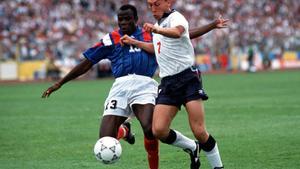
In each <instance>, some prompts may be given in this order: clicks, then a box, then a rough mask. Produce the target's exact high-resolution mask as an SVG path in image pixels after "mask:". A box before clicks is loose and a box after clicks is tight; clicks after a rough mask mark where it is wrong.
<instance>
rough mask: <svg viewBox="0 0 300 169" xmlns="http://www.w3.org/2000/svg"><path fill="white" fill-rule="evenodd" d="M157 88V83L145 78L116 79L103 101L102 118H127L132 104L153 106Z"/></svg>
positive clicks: (132, 75)
mask: <svg viewBox="0 0 300 169" xmlns="http://www.w3.org/2000/svg"><path fill="white" fill-rule="evenodd" d="M157 88H158V83H157V82H156V81H155V80H153V79H152V78H150V77H147V76H141V75H135V74H131V75H127V76H123V77H119V78H117V79H116V80H115V82H114V84H113V85H112V87H111V89H110V92H109V95H108V97H107V98H106V100H105V103H104V113H103V116H106V115H116V116H123V117H129V116H131V115H132V114H133V113H132V108H131V106H132V105H133V104H153V105H155V99H156V97H157Z"/></svg>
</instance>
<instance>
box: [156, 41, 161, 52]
mask: <svg viewBox="0 0 300 169" xmlns="http://www.w3.org/2000/svg"><path fill="white" fill-rule="evenodd" d="M157 46H158V48H157V52H158V53H160V47H161V43H160V42H157Z"/></svg>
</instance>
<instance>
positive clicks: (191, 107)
mask: <svg viewBox="0 0 300 169" xmlns="http://www.w3.org/2000/svg"><path fill="white" fill-rule="evenodd" d="M186 110H187V112H188V115H189V123H190V126H191V129H192V131H193V133H194V136H195V137H196V138H197V140H198V141H199V144H200V148H201V149H202V150H204V152H205V154H206V156H207V159H208V161H209V162H210V164H211V166H212V168H222V167H223V164H222V161H221V157H220V153H219V150H218V145H217V143H216V141H215V139H214V138H213V137H212V136H211V135H209V134H208V132H207V131H206V128H205V121H204V114H205V113H204V105H203V101H202V100H201V99H200V100H192V101H189V102H187V103H186Z"/></svg>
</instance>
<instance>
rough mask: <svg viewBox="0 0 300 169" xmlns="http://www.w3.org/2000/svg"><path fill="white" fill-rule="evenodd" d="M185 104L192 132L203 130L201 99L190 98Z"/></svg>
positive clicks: (203, 114)
mask: <svg viewBox="0 0 300 169" xmlns="http://www.w3.org/2000/svg"><path fill="white" fill-rule="evenodd" d="M185 106H186V111H187V113H188V118H189V123H190V126H191V129H192V131H193V132H194V134H195V132H201V131H199V130H202V131H203V130H205V120H204V118H205V117H204V116H205V113H204V105H203V101H202V100H201V99H199V100H192V101H189V102H187V103H186V105H185Z"/></svg>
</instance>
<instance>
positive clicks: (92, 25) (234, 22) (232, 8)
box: [0, 0, 300, 72]
mask: <svg viewBox="0 0 300 169" xmlns="http://www.w3.org/2000/svg"><path fill="white" fill-rule="evenodd" d="M123 3H131V4H134V5H136V6H138V9H139V14H140V18H139V22H140V24H143V23H144V22H154V20H153V17H152V16H151V14H150V12H149V10H148V9H147V4H146V2H145V1H144V0H14V1H1V2H0V20H1V22H0V51H1V52H0V62H1V63H4V62H7V61H18V62H24V61H33V60H45V58H55V60H56V64H57V65H58V66H60V67H65V66H67V67H72V66H74V65H75V64H76V63H77V62H78V61H79V60H80V59H81V57H82V56H81V53H82V51H84V50H85V49H86V48H87V47H89V46H91V45H93V44H94V43H95V42H97V40H99V38H100V37H102V36H103V35H104V34H105V33H106V32H109V31H111V30H113V29H115V28H116V26H117V25H116V16H114V15H113V14H114V13H115V11H116V10H117V9H118V7H119V6H120V5H121V4H123ZM174 8H175V9H177V10H179V11H181V12H183V13H184V15H185V16H186V18H189V22H190V26H191V27H195V26H199V25H203V24H206V23H208V22H210V21H212V20H213V19H214V18H217V17H218V15H223V16H224V18H228V19H230V20H231V25H230V28H229V29H225V30H220V31H213V32H211V33H209V34H207V35H205V36H203V38H199V39H197V40H194V41H193V44H194V47H195V52H196V54H197V61H198V64H199V67H200V68H201V70H203V71H210V70H217V69H228V70H235V69H243V70H246V69H248V68H247V62H246V61H247V59H246V58H247V53H248V49H249V48H250V47H251V48H253V50H254V53H255V56H256V57H255V61H254V62H255V63H254V65H256V67H257V68H258V69H262V68H264V66H265V67H269V66H271V67H272V68H282V67H299V66H300V63H299V62H300V59H299V56H300V54H299V52H298V51H300V24H299V23H300V3H299V1H298V0H276V1H273V0H264V1H256V0H224V1H219V0H211V1H202V0H182V1H176V3H175V5H174ZM287 52H288V53H287ZM273 60H275V61H277V62H276V63H275V64H274V63H273V62H272V61H273ZM285 60H286V61H287V62H284V61H285ZM264 63H266V64H264ZM67 70H69V69H66V71H67ZM0 72H1V71H0Z"/></svg>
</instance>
